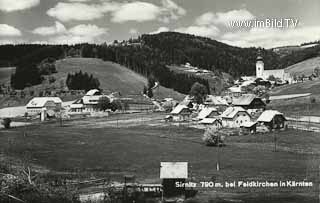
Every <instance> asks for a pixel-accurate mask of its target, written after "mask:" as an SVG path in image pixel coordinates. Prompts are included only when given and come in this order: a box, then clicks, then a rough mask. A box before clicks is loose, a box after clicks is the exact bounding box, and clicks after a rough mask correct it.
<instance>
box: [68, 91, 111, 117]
mask: <svg viewBox="0 0 320 203" xmlns="http://www.w3.org/2000/svg"><path fill="white" fill-rule="evenodd" d="M101 97H108V98H109V99H110V102H111V101H112V99H113V98H111V97H110V96H108V95H103V94H102V93H101V91H100V90H97V89H92V90H89V91H88V92H87V93H86V95H84V96H83V97H82V98H81V99H78V100H76V101H75V102H74V103H72V104H71V105H70V111H71V112H97V111H99V109H98V102H99V99H100V98H101Z"/></svg>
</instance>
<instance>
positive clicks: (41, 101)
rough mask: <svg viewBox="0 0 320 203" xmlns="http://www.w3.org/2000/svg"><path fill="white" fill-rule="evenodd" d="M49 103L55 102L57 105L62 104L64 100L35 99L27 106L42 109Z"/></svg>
mask: <svg viewBox="0 0 320 203" xmlns="http://www.w3.org/2000/svg"><path fill="white" fill-rule="evenodd" d="M48 101H53V102H54V103H56V104H61V103H62V100H61V99H60V98H59V97H34V98H33V99H31V100H30V101H29V102H28V104H27V105H26V107H27V108H41V107H44V105H45V104H46V103H47V102H48Z"/></svg>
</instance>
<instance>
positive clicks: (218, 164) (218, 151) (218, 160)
mask: <svg viewBox="0 0 320 203" xmlns="http://www.w3.org/2000/svg"><path fill="white" fill-rule="evenodd" d="M217 142H218V143H217V144H218V145H217V146H218V148H217V166H216V167H217V171H219V170H220V163H219V162H220V154H219V153H220V150H219V148H220V143H219V142H220V134H218V140H217Z"/></svg>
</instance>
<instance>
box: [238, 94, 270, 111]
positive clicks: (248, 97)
mask: <svg viewBox="0 0 320 203" xmlns="http://www.w3.org/2000/svg"><path fill="white" fill-rule="evenodd" d="M232 105H233V106H238V107H242V108H244V109H246V110H248V109H265V108H266V104H265V103H264V102H263V101H262V99H261V98H260V97H257V96H256V95H254V94H244V95H242V96H240V97H238V98H234V99H233V101H232Z"/></svg>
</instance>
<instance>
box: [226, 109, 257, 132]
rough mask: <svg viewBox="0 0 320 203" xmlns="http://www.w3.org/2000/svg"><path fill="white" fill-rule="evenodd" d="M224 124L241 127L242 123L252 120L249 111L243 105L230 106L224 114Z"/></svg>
mask: <svg viewBox="0 0 320 203" xmlns="http://www.w3.org/2000/svg"><path fill="white" fill-rule="evenodd" d="M221 119H222V126H223V127H228V128H239V127H240V126H241V125H242V124H244V123H247V122H249V121H250V120H251V117H250V115H249V113H248V112H247V111H246V110H245V109H244V108H242V107H228V108H227V109H226V110H225V111H224V112H223V113H222V114H221Z"/></svg>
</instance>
